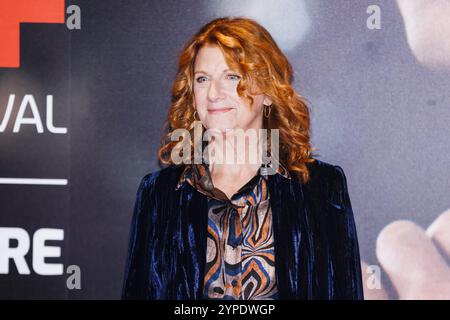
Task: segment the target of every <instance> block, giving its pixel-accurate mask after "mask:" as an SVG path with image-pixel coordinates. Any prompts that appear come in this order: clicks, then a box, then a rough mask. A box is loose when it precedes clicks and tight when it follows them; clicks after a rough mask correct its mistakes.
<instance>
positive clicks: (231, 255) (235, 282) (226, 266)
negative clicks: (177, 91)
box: [177, 164, 291, 300]
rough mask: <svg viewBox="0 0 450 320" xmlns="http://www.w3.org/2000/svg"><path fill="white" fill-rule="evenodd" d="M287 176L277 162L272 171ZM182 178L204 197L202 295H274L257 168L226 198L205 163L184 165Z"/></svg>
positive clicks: (268, 223) (263, 186) (268, 227)
mask: <svg viewBox="0 0 450 320" xmlns="http://www.w3.org/2000/svg"><path fill="white" fill-rule="evenodd" d="M276 174H281V175H282V176H283V177H285V178H286V179H291V177H290V175H289V171H288V170H286V168H284V167H283V166H282V165H281V164H280V165H279V166H278V169H277V173H276ZM184 181H187V182H188V183H189V184H191V185H192V186H193V187H194V188H195V189H196V190H197V191H198V192H201V193H203V194H205V195H206V196H207V197H208V230H207V232H208V240H207V253H206V270H205V278H204V291H203V297H204V298H205V299H226V300H251V299H258V300H265V299H277V297H278V290H277V285H276V277H275V254H274V237H273V232H272V211H271V208H270V203H269V192H268V187H267V176H264V175H263V174H262V173H261V170H259V171H258V173H257V174H256V175H255V176H254V177H253V178H252V179H250V180H249V181H248V182H247V183H246V184H245V185H244V186H242V187H241V188H240V189H239V190H238V191H237V192H236V193H235V194H234V195H233V196H232V197H231V199H229V198H228V196H227V195H226V194H225V193H224V192H223V191H221V190H220V189H218V188H216V187H214V185H213V183H212V179H211V174H210V172H209V166H208V165H207V164H191V165H186V167H185V169H184V171H183V173H182V174H181V177H180V179H179V182H178V185H177V189H178V188H179V187H180V186H181V185H182V184H183V182H184Z"/></svg>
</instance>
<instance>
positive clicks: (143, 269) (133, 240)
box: [122, 174, 154, 300]
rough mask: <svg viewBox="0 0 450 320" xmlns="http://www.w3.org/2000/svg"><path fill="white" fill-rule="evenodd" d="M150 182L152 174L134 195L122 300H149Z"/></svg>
mask: <svg viewBox="0 0 450 320" xmlns="http://www.w3.org/2000/svg"><path fill="white" fill-rule="evenodd" d="M153 180H154V179H153V176H152V174H148V175H146V176H145V177H143V178H142V180H141V183H140V184H139V188H138V190H137V193H136V201H135V205H134V210H133V216H132V220H131V227H130V231H129V244H128V254H127V258H126V264H125V274H124V280H123V288H122V299H123V300H128V299H133V300H142V299H147V298H148V297H147V292H148V285H149V284H148V281H149V276H148V270H149V267H150V259H151V256H150V254H149V250H148V249H149V248H148V240H149V239H150V238H151V234H152V232H153V226H152V223H151V217H150V216H149V213H150V209H151V208H150V206H151V203H152V201H151V197H152V193H153V192H152V190H153V189H154V188H153Z"/></svg>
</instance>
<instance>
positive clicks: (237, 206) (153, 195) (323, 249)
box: [122, 18, 363, 299]
mask: <svg viewBox="0 0 450 320" xmlns="http://www.w3.org/2000/svg"><path fill="white" fill-rule="evenodd" d="M292 80H293V70H292V67H291V64H290V63H289V61H288V60H287V58H286V57H285V55H284V54H283V53H282V52H281V50H280V49H279V48H278V46H277V44H276V43H275V41H274V40H273V39H272V37H271V35H270V34H269V33H268V32H267V30H266V29H264V28H263V27H262V26H260V25H259V24H258V23H256V22H255V21H253V20H251V19H246V18H234V19H230V18H219V19H215V20H213V21H211V22H210V23H208V24H206V25H205V26H204V27H203V28H202V29H201V30H200V31H199V32H198V33H197V34H196V35H194V36H193V37H192V39H190V41H189V42H188V43H187V44H186V46H185V48H184V49H183V51H182V53H181V55H180V57H179V68H178V74H177V78H176V81H175V82H174V85H173V90H172V105H171V107H170V110H169V115H168V120H167V134H166V135H165V139H164V142H163V145H162V147H161V149H160V152H159V158H160V160H161V162H162V163H163V164H165V165H167V167H166V168H164V169H162V170H160V171H157V172H153V173H150V174H148V175H146V176H145V177H144V178H143V179H142V182H141V184H140V186H139V189H138V192H137V199H136V205H135V208H134V215H133V221H132V227H131V236H130V245H129V254H128V260H127V265H126V271H125V281H124V287H123V293H122V297H123V298H124V299H362V298H363V291H362V283H361V269H360V258H359V249H358V240H357V235H356V229H355V223H354V218H353V212H352V208H351V203H350V198H349V195H348V191H347V182H346V177H345V175H344V172H343V170H342V169H341V168H340V167H339V166H334V165H331V164H328V163H325V162H322V161H319V160H317V159H315V158H313V156H312V155H311V151H312V150H313V148H312V147H311V145H310V116H309V110H308V107H307V105H306V103H305V102H304V99H303V98H302V97H301V96H300V95H299V94H297V93H296V92H295V90H294V89H293V87H292ZM198 123H200V124H201V125H200V131H201V132H202V133H205V132H207V133H208V135H207V139H206V140H205V138H204V137H203V136H200V140H199V138H198V135H197V137H196V133H195V131H196V130H197V129H198V126H196V124H198ZM262 129H266V130H268V131H269V132H270V133H269V132H267V134H266V135H260V134H258V135H256V140H253V141H249V140H251V139H250V138H248V139H247V138H244V141H245V143H243V144H239V143H234V141H235V139H236V138H238V136H239V134H238V132H242V131H245V132H255V131H258V132H262V131H261V130H262ZM180 130H181V131H180ZM180 132H181V133H180ZM273 133H274V134H273ZM192 134H193V136H194V137H192ZM253 137H254V136H253ZM269 137H270V138H269ZM273 137H275V140H274V139H273ZM179 138H182V139H181V140H182V141H183V142H184V143H181V144H180V141H179V140H180V139H179ZM186 141H188V142H189V144H188V145H187V147H186V143H185V142H186ZM266 146H267V154H268V156H267V157H266V156H264V155H265V154H266V152H263V153H261V152H262V150H264V151H266V148H265V147H266ZM205 147H206V149H207V151H204V150H203V148H205ZM199 148H200V152H202V151H203V153H200V154H203V157H202V159H201V161H198V160H199V157H198V155H199ZM247 149H250V151H248V152H246V150H247ZM212 150H214V152H213V151H212ZM181 154H182V155H181ZM229 154H231V155H232V156H233V157H232V158H233V159H235V157H236V156H239V155H242V154H246V157H245V161H243V162H239V163H236V161H223V159H224V155H229ZM254 156H256V159H257V161H250V160H249V159H247V158H252V157H253V159H255V157H254ZM180 160H182V161H180ZM196 160H197V161H196ZM221 160H222V161H221Z"/></svg>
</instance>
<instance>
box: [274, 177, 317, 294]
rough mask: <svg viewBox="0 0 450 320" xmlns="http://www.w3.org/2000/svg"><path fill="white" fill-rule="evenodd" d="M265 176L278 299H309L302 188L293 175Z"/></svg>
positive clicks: (308, 248)
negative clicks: (266, 177) (272, 234)
mask: <svg viewBox="0 0 450 320" xmlns="http://www.w3.org/2000/svg"><path fill="white" fill-rule="evenodd" d="M291 176H292V179H290V180H287V179H285V178H283V177H282V176H280V175H271V176H269V193H270V204H271V209H272V219H273V231H274V238H275V272H276V277H277V286H278V292H279V299H282V300H289V299H308V298H311V295H312V294H311V291H312V287H311V284H312V279H311V278H310V275H311V272H310V270H311V267H312V266H311V254H313V252H312V250H311V249H312V248H311V239H310V237H311V235H310V234H309V233H308V232H307V230H308V216H307V213H308V212H307V207H306V205H305V195H304V188H303V186H302V185H301V184H300V183H299V181H298V179H297V177H296V176H295V173H291Z"/></svg>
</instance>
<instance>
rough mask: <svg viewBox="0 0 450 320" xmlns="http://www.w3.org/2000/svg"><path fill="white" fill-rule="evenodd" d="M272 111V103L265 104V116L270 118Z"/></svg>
mask: <svg viewBox="0 0 450 320" xmlns="http://www.w3.org/2000/svg"><path fill="white" fill-rule="evenodd" d="M270 111H272V105H270V106H268V105H264V117H266V118H269V115H270Z"/></svg>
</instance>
